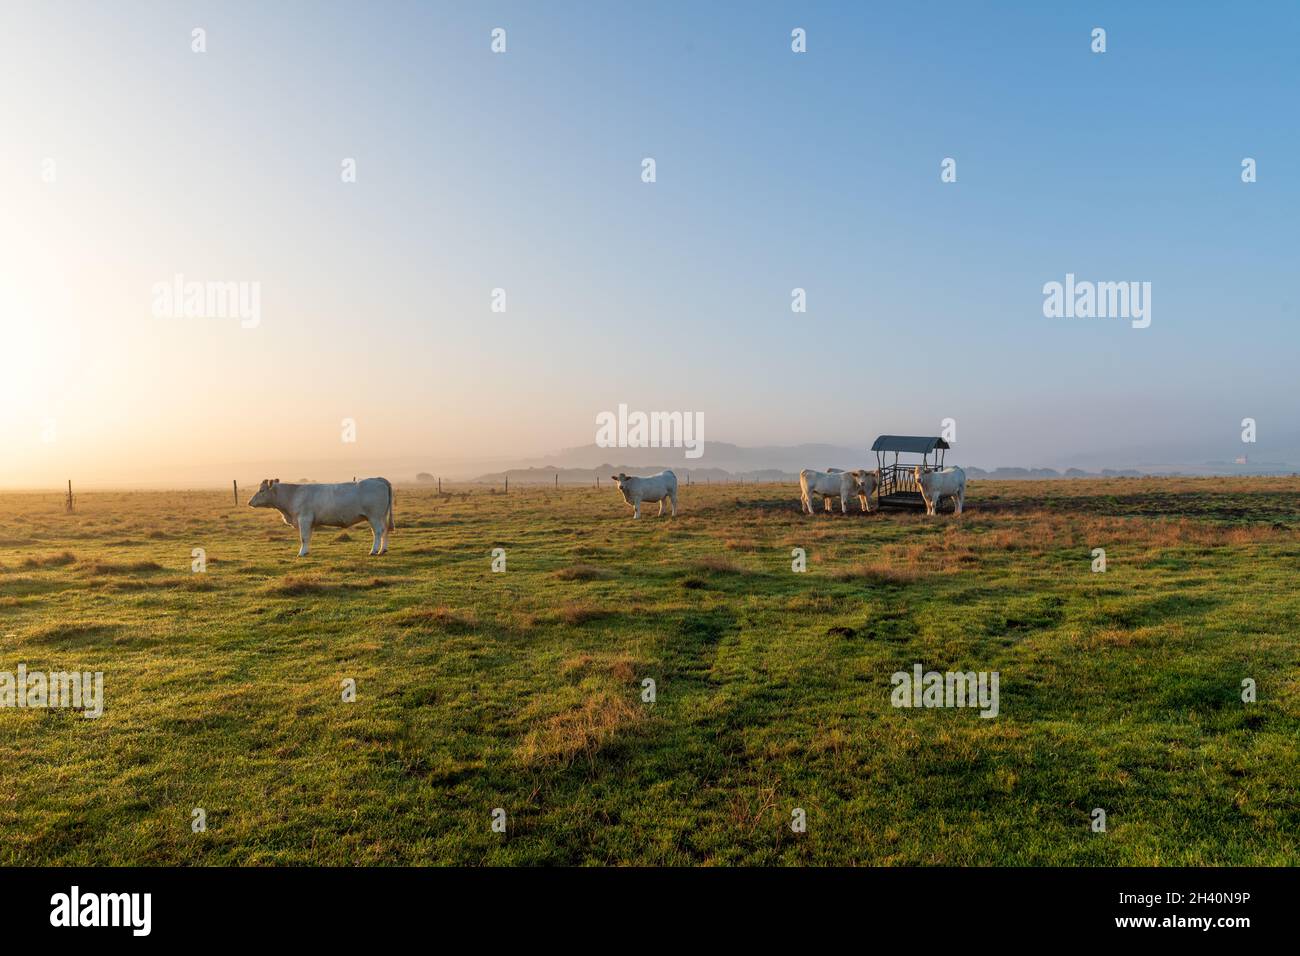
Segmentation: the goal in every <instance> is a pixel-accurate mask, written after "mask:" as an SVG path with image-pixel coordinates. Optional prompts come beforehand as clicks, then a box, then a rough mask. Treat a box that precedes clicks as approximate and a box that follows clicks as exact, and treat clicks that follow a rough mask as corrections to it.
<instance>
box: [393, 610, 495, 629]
mask: <svg viewBox="0 0 1300 956" xmlns="http://www.w3.org/2000/svg"><path fill="white" fill-rule="evenodd" d="M388 620H389V621H391V622H392V623H393V624H396V625H397V626H398V627H418V628H427V629H430V630H436V631H449V632H461V631H471V630H473V629H474V628H476V627H478V626H479V621H478V615H476V614H475V613H474V612H473V610H469V609H466V610H456V609H455V608H450V607H447V605H445V604H444V605H441V606H439V607H433V608H411V609H410V610H407V611H402V612H401V613H399V614H394V615H393V616H391V617H390V618H388Z"/></svg>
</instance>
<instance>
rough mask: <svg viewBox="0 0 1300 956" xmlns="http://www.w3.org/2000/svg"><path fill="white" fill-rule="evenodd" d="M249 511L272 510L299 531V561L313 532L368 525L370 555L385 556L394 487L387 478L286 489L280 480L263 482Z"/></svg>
mask: <svg viewBox="0 0 1300 956" xmlns="http://www.w3.org/2000/svg"><path fill="white" fill-rule="evenodd" d="M248 504H249V507H251V508H274V509H275V510H276V511H278V512H280V515H281V517H283V518H284V523H285V524H287V525H289V526H291V527H294V528H297V529H298V540H299V541H301V542H302V547H300V548H299V549H298V557H300V558H303V557H306V556H307V552H308V550H309V548H308V546H309V545H310V544H311V531H312V528H350V527H352V526H353V525H354V524H357V523H358V522H361V521H369V522H370V530H371V531H373V532H374V535H375V542H374V544H373V545H372V546H371V548H370V553H371V554H387V553H388V538H389V536H390V534H391V533H392V531H393V529H394V527H395V525H394V524H393V486H392V485H391V484H389V482H388V479H387V478H363V479H362V480H361V481H353V482H343V483H341V484H337V485H288V484H281V483H280V479H279V478H264V479H262V485H261V487H260V488H258V489H257V494H255V495H253V497H252V498H250V499H248Z"/></svg>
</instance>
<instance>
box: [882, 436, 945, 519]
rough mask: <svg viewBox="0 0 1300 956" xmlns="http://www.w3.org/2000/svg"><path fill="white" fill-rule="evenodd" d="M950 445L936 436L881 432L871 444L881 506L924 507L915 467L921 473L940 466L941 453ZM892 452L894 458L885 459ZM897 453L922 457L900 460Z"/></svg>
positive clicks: (941, 466) (941, 462)
mask: <svg viewBox="0 0 1300 956" xmlns="http://www.w3.org/2000/svg"><path fill="white" fill-rule="evenodd" d="M949 447H951V446H950V445H949V444H948V443H947V442H946V441H944V440H943V439H942V438H939V437H923V436H918V435H881V436H880V437H879V438H877V439H876V441H875V443H874V444H873V445H872V446H871V450H872V451H874V452H875V453H876V467H877V468H878V469H880V490H879V492H878V497H879V501H880V504H881V505H882V506H884V505H888V506H890V507H895V508H920V509H922V510H924V509H925V499H924V498H923V497H922V496H921V489H920V487H919V486H918V485H917V483H916V474H915V469H916V467H917V466H918V465H919V466H920V467H921V470H922V472H923V473H924V472H930V471H938V470H939V469H941V468H943V455H944V452H945V451H947V450H948V448H949ZM890 452H893V454H894V458H893V460H892V461H889V460H888V455H889V453H890ZM899 455H912V456H915V455H920V456H921V460H920V461H916V460H915V459H913V460H910V461H908V460H904V461H900V460H899V457H898V456H899Z"/></svg>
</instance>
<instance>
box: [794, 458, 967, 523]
mask: <svg viewBox="0 0 1300 956" xmlns="http://www.w3.org/2000/svg"><path fill="white" fill-rule="evenodd" d="M912 478H913V479H914V480H915V482H916V487H917V490H918V491H920V493H921V500H922V501H924V502H925V513H926V514H928V515H933V514H938V509H939V504H940V502H942V501H943V500H944V499H945V498H950V499H951V500H952V502H953V511H954V513H955V514H961V511H962V507H963V506H964V505H965V503H966V472H964V471H963V470H962V469H960V468H958V467H957V466H955V465H953V466H951V467H948V468H941V469H937V470H935V471H926V470H925V469H923V468H922V467H921V466H920V465H917V466H916V467H915V468H913V469H912ZM872 494H875V496H876V507H879V506H880V469H879V468H877V469H875V470H868V469H866V468H859V469H858V470H857V471H844V470H842V469H840V468H828V469H826V470H825V471H816V470H814V469H812V468H805V469H804V470H803V471H801V472H799V497H800V505H801V507H802V510H803V513H804V514H807V515H810V514H815V513H816V512H815V509H814V508H813V501H814V500H815V499H816V498H818V497H820V498H821V499H822V504H823V505H824V506H825V509H826V510H827V511H830V510H832V509H831V502H832V501H833V500H834V499H835V498H839V499H840V512H841V513H843V514H847V513H848V510H849V500H850V499H851V498H857V499H858V503H859V504H860V505H861V506H862V510H863V511H866V512H868V513H870V512H871V511H872V510H874V509H873V508H872V507H871V496H872Z"/></svg>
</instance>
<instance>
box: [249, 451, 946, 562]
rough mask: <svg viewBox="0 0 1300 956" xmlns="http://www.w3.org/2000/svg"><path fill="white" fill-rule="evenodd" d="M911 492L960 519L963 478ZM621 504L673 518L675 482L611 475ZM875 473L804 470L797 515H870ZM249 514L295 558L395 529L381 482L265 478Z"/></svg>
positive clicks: (383, 540)
mask: <svg viewBox="0 0 1300 956" xmlns="http://www.w3.org/2000/svg"><path fill="white" fill-rule="evenodd" d="M912 475H913V478H914V479H915V480H916V486H917V488H918V489H919V490H920V492H921V497H922V499H923V500H924V502H925V513H926V514H928V515H933V514H936V513H937V512H938V507H939V503H940V502H941V501H943V500H944V499H945V498H950V499H952V501H953V504H954V511H955V513H956V514H961V512H962V505H963V504H964V503H965V500H966V472H964V471H962V470H961V469H960V468H957V467H949V468H943V469H940V470H937V471H926V470H924V469H923V468H921V467H920V466H917V467H916V468H915V469H914V470H913V472H912ZM610 477H611V478H613V480H614V484H615V485H617V486H618V490H619V492H620V493H621V494H622V495H623V500H624V501H626V502H627V503H628V504H629V505H631V506H632V517H633V518H640V517H641V505H642V503H643V502H646V503H650V504H654V503H655V502H658V504H659V514H660V515H662V514H663V513H664V505H665V504H668V505H670V506H671V507H672V514H673V517H677V476H676V475H674V474H673V473H672V472H671V471H661V472H659V474H657V475H625V474H623V473H622V472H620V473H619V474H617V475H611V476H610ZM880 477H881V476H880V471H879V469H876V470H874V471H872V470H868V469H866V468H859V469H858V470H857V471H843V470H841V469H839V468H828V469H826V470H825V471H817V470H815V469H813V468H805V469H804V470H803V471H801V472H799V499H800V510H801V511H802V513H803V514H806V515H812V514H816V513H817V510H816V508H815V507H814V502H816V501H817V500H818V499H821V501H822V505H823V507H824V509H825V510H826V511H831V510H832V506H831V503H832V502H833V501H834V499H835V498H839V499H840V512H841V513H842V514H848V511H849V501H850V500H852V499H853V498H857V499H858V503H859V504H860V505H861V507H862V510H863V511H865V512H867V513H871V512H872V511H875V510H877V509H879V507H880ZM873 494H874V495H875V496H876V508H872V507H871V496H872V495H873ZM248 504H249V506H250V507H253V508H274V509H275V510H276V511H278V512H280V516H281V517H282V518H284V523H285V524H287V525H289V526H290V527H292V528H294V529H295V530H297V532H298V539H299V543H300V547H299V548H298V557H300V558H301V557H305V556H306V555H307V553H308V551H309V550H310V545H311V533H312V530H313V529H315V528H350V527H352V526H353V525H355V524H360V523H361V522H362V521H367V522H369V523H370V528H371V530H372V531H373V532H374V536H375V540H374V544H373V545H371V548H370V553H371V554H387V553H388V539H389V537H390V535H391V534H392V532H393V529H394V527H395V525H394V523H393V486H392V485H391V484H390V483H389V481H388V479H387V478H364V479H362V480H361V481H354V482H343V483H341V484H302V485H293V484H287V483H283V482H281V481H280V479H279V478H265V479H263V480H262V484H261V486H260V487H259V488H258V489H257V493H256V494H254V495H253V497H252V498H250V499H249V501H248Z"/></svg>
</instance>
